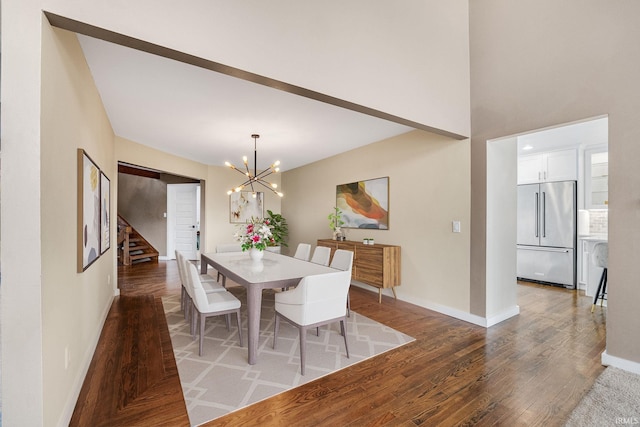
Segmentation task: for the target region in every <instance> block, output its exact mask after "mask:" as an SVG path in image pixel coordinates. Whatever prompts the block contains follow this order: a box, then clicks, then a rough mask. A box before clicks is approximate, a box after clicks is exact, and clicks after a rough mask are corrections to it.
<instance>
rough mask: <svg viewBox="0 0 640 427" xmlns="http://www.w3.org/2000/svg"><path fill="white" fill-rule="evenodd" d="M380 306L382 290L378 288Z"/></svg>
mask: <svg viewBox="0 0 640 427" xmlns="http://www.w3.org/2000/svg"><path fill="white" fill-rule="evenodd" d="M378 304H382V288H378Z"/></svg>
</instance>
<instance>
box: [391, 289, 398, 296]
mask: <svg viewBox="0 0 640 427" xmlns="http://www.w3.org/2000/svg"><path fill="white" fill-rule="evenodd" d="M391 290H392V291H393V297H394V298H395V299H398V295H396V287H395V286H392V287H391Z"/></svg>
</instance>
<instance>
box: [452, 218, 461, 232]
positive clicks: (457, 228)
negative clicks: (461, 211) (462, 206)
mask: <svg viewBox="0 0 640 427" xmlns="http://www.w3.org/2000/svg"><path fill="white" fill-rule="evenodd" d="M451 226H452V228H453V232H454V233H459V232H460V221H453V222H452V224H451Z"/></svg>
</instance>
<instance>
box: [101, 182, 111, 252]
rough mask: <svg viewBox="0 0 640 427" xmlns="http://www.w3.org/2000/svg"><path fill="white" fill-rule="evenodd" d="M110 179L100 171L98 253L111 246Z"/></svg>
mask: <svg viewBox="0 0 640 427" xmlns="http://www.w3.org/2000/svg"><path fill="white" fill-rule="evenodd" d="M110 209H111V181H109V178H107V176H106V175H105V174H103V173H102V171H100V254H103V253H105V252H106V251H107V250H108V249H109V248H110V247H111V224H110V222H109V221H110V220H111V215H110V214H109V212H111V211H110Z"/></svg>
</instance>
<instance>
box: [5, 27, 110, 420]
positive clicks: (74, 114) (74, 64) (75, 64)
mask: <svg viewBox="0 0 640 427" xmlns="http://www.w3.org/2000/svg"><path fill="white" fill-rule="evenodd" d="M42 47H43V48H42V52H43V55H42V104H41V105H42V121H41V131H42V140H41V141H42V142H41V150H42V151H41V159H40V171H41V184H40V185H41V187H40V188H41V191H42V193H41V214H40V224H41V227H42V234H41V237H42V258H41V259H42V307H41V308H42V331H43V333H42V354H43V363H42V369H43V383H44V387H43V398H44V399H43V401H44V420H45V423H44V424H46V425H53V424H55V423H57V422H61V423H64V420H65V416H66V415H67V414H65V413H64V409H65V408H68V407H69V406H70V405H71V407H73V406H72V405H73V404H74V403H75V398H76V397H77V393H78V392H79V388H80V386H81V385H82V380H83V377H84V374H85V372H86V369H87V367H88V362H89V361H90V360H91V357H92V356H93V351H94V347H95V344H96V342H97V337H98V336H99V335H100V331H101V329H102V324H103V321H104V318H105V316H106V313H107V310H108V309H109V307H110V305H111V301H112V298H113V296H114V282H115V281H116V277H117V273H116V271H115V264H114V256H115V253H116V250H115V247H114V245H112V247H111V248H110V249H109V250H107V252H105V253H104V254H103V255H102V256H101V257H100V258H99V259H98V260H97V261H96V262H95V263H94V264H92V265H91V266H90V267H89V268H87V270H85V271H84V272H83V273H77V271H76V258H77V241H76V236H77V222H76V217H77V215H76V209H77V208H76V206H77V197H78V196H77V154H76V150H77V149H78V148H83V149H84V150H85V151H86V152H87V154H89V156H90V157H91V158H92V160H93V161H94V162H95V163H96V164H97V165H98V167H99V168H100V169H101V170H102V171H103V172H104V173H105V175H106V176H107V177H109V178H111V179H113V178H114V177H115V176H116V169H115V167H114V161H113V137H114V136H113V131H112V130H111V126H110V124H109V120H108V118H107V115H106V113H105V111H104V108H103V106H102V102H101V100H100V96H99V95H98V91H97V89H96V88H95V86H94V83H93V78H92V77H91V74H90V72H89V68H88V67H87V64H86V62H85V59H84V56H83V54H82V50H81V48H80V45H79V43H78V40H77V37H76V35H75V34H73V33H70V32H67V31H63V30H58V29H52V28H51V27H49V26H47V25H44V27H43V33H42ZM25 166H26V165H25ZM111 224H112V226H111V229H112V230H113V229H114V225H115V221H114V217H113V215H112V216H111ZM112 236H113V233H112ZM112 242H113V238H112ZM21 318H24V314H23V315H22V316H21ZM65 351H68V354H69V361H70V362H69V367H68V369H65ZM31 368H32V367H25V369H31ZM4 397H5V396H3V398H4ZM7 397H8V396H7ZM4 408H11V404H10V403H8V402H5V403H4ZM12 409H13V408H11V409H10V410H12ZM25 416H26V415H25ZM3 421H4V420H3ZM7 424H8V425H14V424H15V425H18V424H20V425H27V424H31V423H25V424H22V423H13V422H7Z"/></svg>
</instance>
